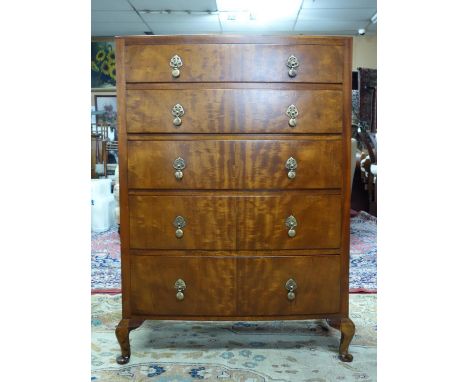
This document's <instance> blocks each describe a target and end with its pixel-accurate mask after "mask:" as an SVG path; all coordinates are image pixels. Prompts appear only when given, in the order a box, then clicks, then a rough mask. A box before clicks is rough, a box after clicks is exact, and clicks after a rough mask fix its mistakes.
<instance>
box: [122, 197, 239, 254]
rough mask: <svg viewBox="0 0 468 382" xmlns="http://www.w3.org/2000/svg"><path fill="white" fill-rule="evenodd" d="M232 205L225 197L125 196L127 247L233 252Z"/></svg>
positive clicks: (234, 231)
mask: <svg viewBox="0 0 468 382" xmlns="http://www.w3.org/2000/svg"><path fill="white" fill-rule="evenodd" d="M235 203H236V201H235V198H234V197H229V196H195V195H190V196H181V195H171V196H137V195H129V198H128V204H129V224H130V248H134V249H150V248H152V249H201V250H212V249H220V250H221V249H234V248H235V241H236V238H235V234H236V227H235V224H236V215H235V213H236V209H235ZM177 216H181V217H182V218H183V219H184V222H185V225H184V223H183V222H182V223H181V224H179V225H178V224H177V222H176V218H177ZM179 221H181V220H180V219H179ZM179 226H180V228H178V227H179ZM177 229H181V230H182V236H180V237H177V236H176V234H177V232H176V231H177ZM179 235H180V233H179Z"/></svg>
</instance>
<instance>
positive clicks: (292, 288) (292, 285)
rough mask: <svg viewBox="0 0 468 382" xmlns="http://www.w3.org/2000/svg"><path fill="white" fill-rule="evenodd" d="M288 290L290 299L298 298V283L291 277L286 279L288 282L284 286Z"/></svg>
mask: <svg viewBox="0 0 468 382" xmlns="http://www.w3.org/2000/svg"><path fill="white" fill-rule="evenodd" d="M284 287H285V288H286V290H287V291H288V300H289V301H292V300H294V299H295V298H296V294H295V293H294V291H295V290H296V289H297V283H296V281H294V279H289V280H288V281H286V284H285V286H284Z"/></svg>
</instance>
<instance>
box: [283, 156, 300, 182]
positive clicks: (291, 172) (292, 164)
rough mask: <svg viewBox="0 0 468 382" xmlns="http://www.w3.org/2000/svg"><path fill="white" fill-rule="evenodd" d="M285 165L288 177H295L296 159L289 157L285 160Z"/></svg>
mask: <svg viewBox="0 0 468 382" xmlns="http://www.w3.org/2000/svg"><path fill="white" fill-rule="evenodd" d="M285 167H286V169H287V170H288V178H289V179H294V178H295V177H296V169H297V161H296V160H295V159H294V158H293V157H290V158H289V159H288V160H287V161H286V166H285Z"/></svg>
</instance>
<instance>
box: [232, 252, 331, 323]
mask: <svg viewBox="0 0 468 382" xmlns="http://www.w3.org/2000/svg"><path fill="white" fill-rule="evenodd" d="M288 280H291V281H290V283H289V284H290V285H292V287H291V288H292V289H293V290H292V291H291V292H292V294H290V295H289V298H288V290H287V289H286V283H287V282H288ZM237 285H238V288H239V290H238V295H237V297H238V299H237V310H238V315H240V316H242V315H248V316H283V315H307V314H321V313H329V314H330V313H338V312H339V311H340V256H337V255H320V256H294V257H291V256H288V257H250V258H238V260H237Z"/></svg>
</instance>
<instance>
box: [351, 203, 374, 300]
mask: <svg viewBox="0 0 468 382" xmlns="http://www.w3.org/2000/svg"><path fill="white" fill-rule="evenodd" d="M349 252H350V267H349V290H350V292H367V293H373V292H377V218H376V217H374V216H372V215H369V214H368V213H366V212H364V211H361V212H359V213H358V215H357V216H355V217H354V218H352V219H351V227H350V251H349Z"/></svg>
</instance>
